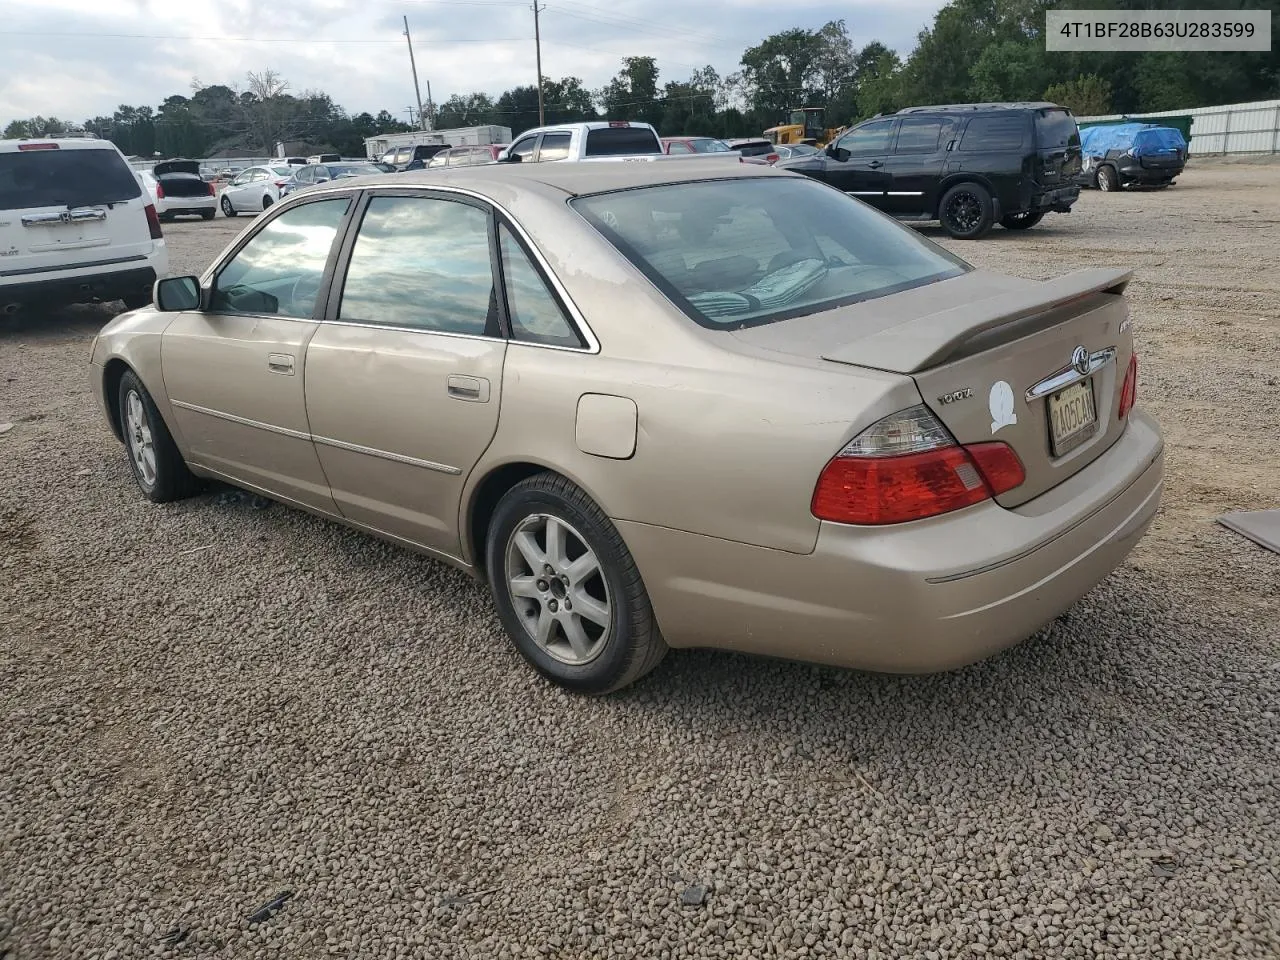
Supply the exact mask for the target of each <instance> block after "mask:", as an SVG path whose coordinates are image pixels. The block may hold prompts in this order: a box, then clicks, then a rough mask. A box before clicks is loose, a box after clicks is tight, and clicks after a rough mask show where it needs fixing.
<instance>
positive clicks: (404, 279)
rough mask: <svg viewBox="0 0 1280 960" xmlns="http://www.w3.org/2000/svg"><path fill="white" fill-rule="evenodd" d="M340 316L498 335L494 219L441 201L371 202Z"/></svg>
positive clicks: (356, 320) (399, 199) (469, 207)
mask: <svg viewBox="0 0 1280 960" xmlns="http://www.w3.org/2000/svg"><path fill="white" fill-rule="evenodd" d="M338 319H339V320H346V321H349V322H354V323H372V324H385V325H387V326H393V327H404V328H408V329H411V330H425V331H433V332H438V333H465V334H474V335H477V336H479V335H488V336H499V335H500V334H501V331H500V329H499V326H498V300H497V292H496V289H495V287H494V282H493V266H492V261H491V259H490V248H489V214H488V213H486V212H485V211H484V210H482V209H480V208H479V207H477V206H474V205H472V204H469V203H464V202H461V201H456V200H445V199H441V198H436V197H374V198H373V199H372V200H370V201H369V207H368V209H367V210H366V211H365V214H364V219H363V220H362V222H361V224H360V232H359V234H357V236H356V242H355V246H354V248H353V249H352V251H351V260H350V263H349V265H348V266H347V276H346V282H345V283H344V284H343V288H342V301H341V304H340V306H339V308H338Z"/></svg>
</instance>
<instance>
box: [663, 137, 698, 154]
mask: <svg viewBox="0 0 1280 960" xmlns="http://www.w3.org/2000/svg"><path fill="white" fill-rule="evenodd" d="M667 153H693V151H692V150H690V149H689V146H688V144H684V143H681V142H680V141H678V140H677V141H676V142H675V143H673V144H671V145H670V146H669V147H667Z"/></svg>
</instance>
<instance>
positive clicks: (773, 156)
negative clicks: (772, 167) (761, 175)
mask: <svg viewBox="0 0 1280 960" xmlns="http://www.w3.org/2000/svg"><path fill="white" fill-rule="evenodd" d="M779 159H781V158H780V157H779V156H778V155H777V154H776V153H770V154H768V155H766V156H765V158H764V162H765V163H769V164H774V163H777V162H778V160H779Z"/></svg>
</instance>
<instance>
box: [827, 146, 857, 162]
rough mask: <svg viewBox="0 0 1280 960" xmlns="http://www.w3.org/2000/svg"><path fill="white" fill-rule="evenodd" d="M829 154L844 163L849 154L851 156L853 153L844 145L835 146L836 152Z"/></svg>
mask: <svg viewBox="0 0 1280 960" xmlns="http://www.w3.org/2000/svg"><path fill="white" fill-rule="evenodd" d="M831 156H832V157H834V158H835V159H836V160H837V161H839V162H840V163H845V162H846V161H847V160H848V159H849V158H850V157H851V156H853V154H851V153H850V152H849V151H848V150H846V149H845V148H844V147H836V152H835V153H833V154H832V155H831Z"/></svg>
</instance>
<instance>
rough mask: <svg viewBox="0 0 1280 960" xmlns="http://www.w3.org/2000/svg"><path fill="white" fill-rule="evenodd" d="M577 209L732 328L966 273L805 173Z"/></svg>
mask: <svg viewBox="0 0 1280 960" xmlns="http://www.w3.org/2000/svg"><path fill="white" fill-rule="evenodd" d="M572 206H573V207H574V209H575V210H577V211H578V212H579V213H580V214H582V215H583V216H584V217H586V219H587V220H588V222H590V223H591V224H592V225H593V226H594V227H595V228H596V229H597V230H599V231H600V233H601V234H603V235H604V237H605V238H606V239H607V240H608V241H609V242H610V243H612V244H613V245H614V246H615V247H616V248H617V249H618V251H619V252H620V253H622V255H623V256H625V257H626V258H627V259H628V260H630V261H631V262H632V263H633V264H635V265H636V267H638V268H639V269H640V270H641V271H642V272H643V273H644V274H645V275H646V276H647V277H648V278H649V279H650V280H651V281H653V283H654V284H656V285H657V286H658V288H659V289H661V290H662V291H663V292H664V293H665V294H666V295H667V296H668V297H670V298H671V300H672V301H673V302H674V303H675V304H676V305H677V306H679V307H680V308H681V309H682V310H683V311H684V312H685V313H686V314H687V315H688V316H689V317H690V318H691V319H693V320H694V321H696V322H697V323H700V324H702V325H703V326H706V327H712V328H717V329H735V328H741V327H748V326H756V325H759V324H763V323H771V322H774V321H777V320H785V319H787V318H789V317H796V316H801V315H803V314H807V313H817V312H819V311H823V310H830V309H833V308H836V307H840V306H845V305H847V304H851V303H857V302H859V301H862V300H870V299H873V298H875V297H883V296H887V295H888V294H891V293H896V292H898V291H900V290H907V289H910V288H912V287H918V286H923V285H925V284H928V283H935V282H937V281H939V280H945V279H948V278H950V277H955V276H959V275H960V274H962V273H965V272H967V271H969V270H971V269H972V268H971V267H970V266H969V265H968V264H966V263H965V262H964V261H963V260H961V259H959V258H958V257H955V256H953V255H952V254H950V253H948V252H947V251H945V250H943V249H942V248H941V247H939V246H938V245H936V244H934V243H932V242H931V241H929V240H926V239H925V238H923V237H921V236H919V235H918V234H917V233H916V232H915V231H913V230H911V229H910V228H909V227H906V226H903V225H902V224H899V223H897V222H895V221H894V220H892V219H890V218H889V217H887V216H885V215H883V214H881V213H878V212H877V211H875V210H873V209H871V208H870V207H868V206H866V205H865V204H863V203H861V202H859V201H857V200H854V199H852V198H851V197H847V196H845V195H844V194H842V193H839V192H837V191H834V190H832V189H831V188H830V187H827V186H825V185H823V184H820V183H817V182H815V181H813V180H809V179H801V178H798V177H797V178H791V177H785V178H784V177H777V178H774V177H760V178H751V179H733V180H704V181H694V182H688V183H679V184H670V185H666V186H658V187H645V188H641V189H635V190H624V191H618V192H614V193H604V194H595V195H591V196H583V197H579V198H577V199H576V200H574V201H572Z"/></svg>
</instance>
